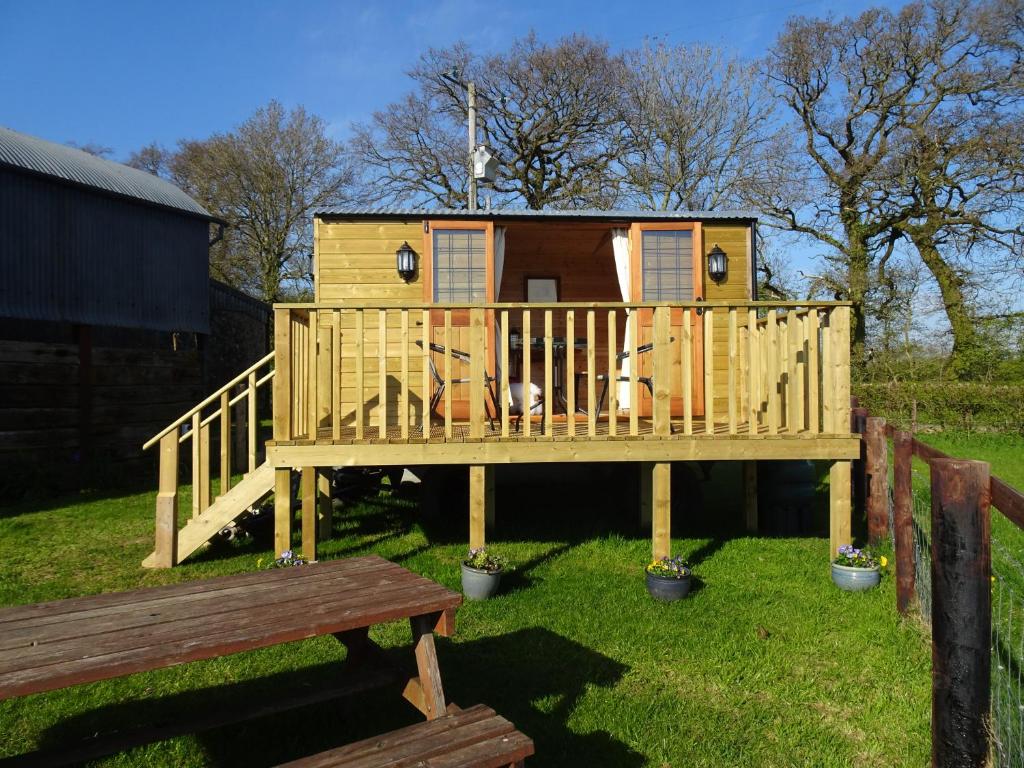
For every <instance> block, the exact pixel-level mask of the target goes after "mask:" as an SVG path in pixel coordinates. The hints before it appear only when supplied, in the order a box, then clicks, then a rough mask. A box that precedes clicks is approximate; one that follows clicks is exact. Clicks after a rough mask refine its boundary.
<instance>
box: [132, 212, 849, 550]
mask: <svg viewBox="0 0 1024 768" xmlns="http://www.w3.org/2000/svg"><path fill="white" fill-rule="evenodd" d="M755 228H756V219H755V217H753V216H752V215H749V214H746V213H742V212H680V211H674V212H652V211H548V210H546V211H502V210H493V211H475V212H472V213H470V212H468V211H453V210H418V209H374V210H362V209H330V210H324V211H320V212H319V213H317V214H316V215H315V218H314V233H315V252H314V277H315V301H314V302H313V303H310V304H281V305H277V306H276V307H275V320H274V324H275V335H274V343H275V351H274V353H273V354H272V355H269V356H268V357H267V358H264V359H263V360H262V361H260V362H259V363H257V365H255V366H253V368H252V369H250V370H249V371H246V372H243V374H241V375H240V376H239V377H238V378H237V379H236V381H234V382H232V383H231V385H229V387H227V388H225V390H223V391H222V392H221V393H220V395H219V400H218V399H217V397H211V398H208V400H207V402H205V403H204V404H201V406H200V407H198V408H197V409H193V411H191V412H190V413H188V414H185V415H184V416H183V417H182V418H181V419H179V420H178V421H176V422H175V423H174V424H172V425H170V426H169V427H168V429H167V430H164V432H162V433H160V434H158V435H156V436H155V437H154V438H153V439H152V440H151V441H150V444H151V445H154V444H156V443H157V442H160V444H161V454H162V455H163V454H165V453H166V455H167V457H166V459H165V460H163V461H162V464H161V466H162V467H166V469H162V470H161V483H162V486H161V487H162V492H161V499H162V501H159V502H158V515H157V517H158V522H157V550H156V552H155V553H154V555H153V556H151V558H150V559H149V560H148V561H147V563H148V564H150V565H157V564H159V565H172V564H174V563H176V562H178V561H179V560H180V559H181V558H182V557H184V556H187V554H188V552H190V551H192V550H193V549H194V546H193V545H194V543H195V542H196V541H198V540H200V539H202V537H203V536H204V535H206V533H207V532H208V530H210V529H212V528H214V527H215V526H219V525H223V521H224V520H225V519H226V518H228V517H230V516H231V515H232V514H237V513H238V511H240V510H238V511H233V508H232V506H231V505H234V506H236V507H237V505H238V504H243V503H244V504H246V505H248V504H250V503H252V498H253V497H255V496H258V495H260V494H266V493H269V492H270V491H271V490H272V489H275V488H276V490H277V494H276V498H277V499H278V500H279V503H278V504H277V510H278V511H277V515H276V548H277V549H278V550H284V549H287V548H288V547H289V546H290V542H291V521H292V516H291V509H290V506H289V503H288V493H287V489H288V487H289V486H288V483H289V482H290V481H289V478H290V473H291V471H292V470H293V469H299V470H301V471H302V477H303V483H302V488H303V518H302V531H303V547H304V549H305V550H306V552H307V554H310V555H312V554H315V549H316V536H317V529H318V527H320V526H318V524H317V522H316V517H317V506H318V502H317V498H318V496H319V497H320V498H321V499H322V498H323V496H324V492H325V483H324V481H323V478H322V477H321V476H320V475H321V472H322V470H323V469H325V468H329V467H335V466H389V467H406V466H433V465H464V466H466V467H467V471H468V474H469V483H470V504H469V509H468V510H467V512H468V515H469V521H470V542H469V543H470V545H471V546H480V545H481V544H482V543H484V541H485V538H486V535H487V526H488V521H493V519H494V514H495V511H494V507H495V497H494V490H493V489H494V482H493V476H494V468H495V466H496V465H499V464H516V463H522V464H536V463H547V462H555V463H558V462H637V463H640V464H641V466H642V478H643V482H642V489H641V499H642V501H641V502H639V503H640V506H641V515H642V516H643V517H644V518H645V519H646V520H648V521H650V523H651V525H652V531H653V533H652V538H653V543H652V547H653V552H654V555H655V556H662V555H665V554H668V551H669V546H670V527H671V521H670V509H671V505H670V501H671V487H670V466H671V464H672V462H682V461H719V462H723V461H724V462H741V463H742V466H743V467H744V471H743V477H744V478H745V479H746V483H747V485H748V492H747V498H748V499H749V500H751V501H749V502H748V504H753V503H754V502H753V499H756V491H753V492H752V489H751V488H750V487H749V486H751V485H752V484H753V483H754V478H756V470H755V462H757V461H758V460H785V459H813V460H820V461H827V462H830V466H831V471H830V476H831V480H832V482H831V492H830V493H831V505H830V526H831V538H832V546H833V549H835V548H836V547H837V546H838V545H839V544H840V543H843V542H845V541H848V540H849V527H850V482H849V473H850V460H851V459H854V458H856V457H857V456H858V452H859V448H858V441H857V439H856V438H855V437H854V436H852V435H851V434H850V416H849V395H850V374H849V313H850V308H849V305H848V304H846V303H844V302H816V303H815V302H812V303H807V302H801V303H786V302H781V303H780V302H759V301H757V300H756V299H757V297H756V281H755V279H754V274H755V261H756V242H757V241H756V232H755ZM271 381H272V387H273V439H272V440H270V441H269V442H267V443H266V446H265V448H266V462H265V463H264V464H262V465H260V466H257V465H256V458H255V457H256V451H257V448H258V447H262V446H256V445H255V441H256V437H255V434H254V433H253V434H250V449H249V454H250V475H249V476H248V477H247V478H246V479H245V480H243V481H242V483H240V484H239V486H238V488H236V489H226V488H225V484H230V478H229V477H227V476H226V474H225V473H223V472H222V473H221V494H222V495H221V497H220V499H219V500H217V501H213V500H212V499H211V498H210V481H209V466H208V464H209V463H210V448H209V446H210V440H211V437H210V433H209V432H207V433H206V434H205V435H204V431H203V430H204V429H207V430H209V429H210V428H212V427H215V426H216V425H217V424H218V423H219V424H220V427H221V431H222V432H225V431H226V432H230V430H231V425H230V423H228V424H226V425H225V424H224V423H223V419H222V420H221V422H218V418H221V417H220V416H219V415H218V414H226V413H228V412H229V411H230V405H232V404H234V403H237V402H238V401H240V400H242V399H247V400H248V402H249V403H250V405H251V407H252V408H253V409H254V408H255V403H256V402H257V398H256V397H255V393H256V390H257V389H258V387H259V386H260V385H261V384H266V383H269V382H271ZM232 387H234V389H232ZM204 409H205V410H204ZM251 415H252V417H253V418H251V419H250V422H252V423H255V421H256V414H255V413H252V414H251ZM189 424H191V425H192V428H191V429H188V428H187V425H189ZM183 425H184V426H185V427H186V431H185V432H183V433H182V432H181V431H180V430H179V429H178V428H179V427H182V426H183ZM189 440H191V442H192V449H193V470H194V472H195V473H197V477H198V480H197V482H198V488H199V491H198V493H196V494H195V500H194V504H193V521H192V522H191V523H190V526H191V527H192V528H193V529H194V531H195V532H194V533H192V534H186V533H185V532H186V531H188V529H189V526H186V528H185V529H183V533H182V537H184V538H185V539H187V545H186V546H184V547H183V546H182V545H181V541H179V540H178V539H177V538H175V537H176V536H177V528H178V526H177V523H176V520H177V516H176V488H177V476H176V472H175V473H172V472H171V470H170V469H169V467H170V462H171V460H172V459H176V457H177V451H178V446H179V445H180V444H182V443H185V442H188V441H189ZM231 442H232V441H231V440H230V439H228V438H226V437H223V435H222V437H221V447H222V456H221V460H222V462H224V461H225V456H224V455H223V451H224V450H225V446H229V445H230V444H231ZM204 446H205V447H204ZM204 457H205V458H204ZM227 463H228V464H230V462H227ZM172 474H173V477H172ZM204 476H205V480H204ZM242 488H244V489H245V490H239V489H242ZM226 501H229V502H230V504H226V503H224V502H226ZM161 504H162V506H161ZM218 505H220V506H221V508H220V510H219V511H216V514H212V512H214V511H215V509H214V508H215V507H217V506H218ZM749 513H750V512H749V511H748V515H749ZM753 514H755V515H756V512H754V513H753ZM204 521H205V522H204ZM203 540H205V539H203Z"/></svg>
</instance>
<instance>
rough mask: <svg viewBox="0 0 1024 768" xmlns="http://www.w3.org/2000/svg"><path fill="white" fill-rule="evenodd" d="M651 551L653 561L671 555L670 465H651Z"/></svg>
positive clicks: (663, 462) (663, 463) (664, 463)
mask: <svg viewBox="0 0 1024 768" xmlns="http://www.w3.org/2000/svg"><path fill="white" fill-rule="evenodd" d="M651 467H652V469H651V507H652V509H651V512H652V526H651V527H652V532H651V538H652V550H653V554H654V559H655V560H658V559H660V558H662V557H668V556H669V555H671V554H672V464H671V463H669V462H667V461H659V462H656V463H654V464H653V465H651Z"/></svg>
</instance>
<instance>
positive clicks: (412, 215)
mask: <svg viewBox="0 0 1024 768" xmlns="http://www.w3.org/2000/svg"><path fill="white" fill-rule="evenodd" d="M313 215H314V216H347V217H364V216H365V217H369V218H373V217H379V218H409V219H455V218H458V219H484V220H491V219H600V220H605V221H608V220H615V221H661V220H676V219H678V220H682V221H712V220H719V219H728V220H732V221H736V220H741V221H754V220H756V219H757V214H756V213H754V212H753V211H624V210H612V211H597V210H591V209H583V210H578V211H568V210H552V209H544V210H541V211H534V210H529V209H512V208H493V209H491V210H489V211H485V210H478V211H467V210H462V209H458V208H387V207H384V208H372V207H363V208H360V207H351V208H344V207H343V208H323V209H321V210H319V211H316V212H314V214H313Z"/></svg>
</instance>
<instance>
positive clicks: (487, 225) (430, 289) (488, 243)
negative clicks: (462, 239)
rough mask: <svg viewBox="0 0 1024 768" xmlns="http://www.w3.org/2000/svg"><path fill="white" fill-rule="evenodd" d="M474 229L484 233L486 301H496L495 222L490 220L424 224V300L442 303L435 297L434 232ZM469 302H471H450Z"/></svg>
mask: <svg viewBox="0 0 1024 768" xmlns="http://www.w3.org/2000/svg"><path fill="white" fill-rule="evenodd" d="M460 229H461V230H474V231H481V232H483V233H484V303H488V304H490V303H492V302H493V301H494V223H493V222H490V221H466V220H455V219H452V220H447V219H445V220H432V221H431V220H428V221H425V222H424V226H423V253H424V259H423V261H424V262H426V267H427V268H426V269H425V270H423V302H424V303H425V304H441V303H442V302H439V301H436V300H435V299H434V268H435V264H434V233H435V232H443V231H446V230H460ZM450 303H469V302H450Z"/></svg>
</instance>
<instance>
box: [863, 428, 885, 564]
mask: <svg viewBox="0 0 1024 768" xmlns="http://www.w3.org/2000/svg"><path fill="white" fill-rule="evenodd" d="M866 421H867V427H866V429H865V433H864V450H865V453H866V459H865V465H866V467H865V469H866V472H867V491H868V496H867V504H866V506H867V513H868V542H869V543H870V544H871V545H872V546H877V545H878V544H881V543H882V541H883V540H884V539H885V537H886V536H887V535H888V533H889V460H888V457H887V453H888V450H887V449H888V442H887V441H886V439H885V419H883V418H881V417H879V416H869V417H868V418H867V419H866Z"/></svg>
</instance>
